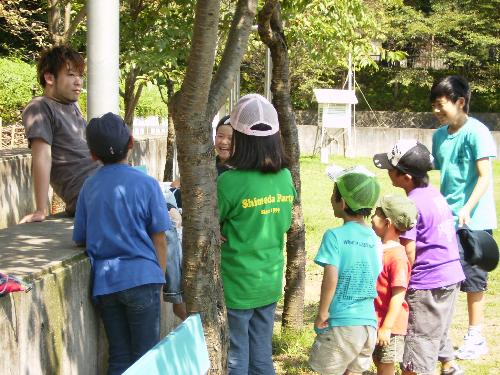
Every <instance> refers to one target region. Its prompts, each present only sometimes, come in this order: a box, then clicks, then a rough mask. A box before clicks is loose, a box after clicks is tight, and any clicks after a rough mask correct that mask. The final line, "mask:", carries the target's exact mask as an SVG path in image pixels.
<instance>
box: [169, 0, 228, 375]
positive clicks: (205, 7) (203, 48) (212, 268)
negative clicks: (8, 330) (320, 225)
mask: <svg viewBox="0 0 500 375" xmlns="http://www.w3.org/2000/svg"><path fill="white" fill-rule="evenodd" d="M218 20H219V1H218V0H199V1H198V2H197V4H196V15H195V22H194V30H193V37H192V44H191V51H190V56H189V60H188V67H187V70H186V75H185V78H184V81H183V84H182V87H181V90H180V91H179V92H178V93H177V94H176V95H175V96H174V98H173V100H172V108H173V110H174V111H173V118H174V125H175V132H176V134H177V135H178V137H177V149H178V157H177V160H178V162H179V168H180V172H181V175H182V189H183V193H184V194H183V196H182V198H183V199H182V216H183V233H184V236H183V241H182V247H183V253H184V264H183V268H184V280H183V281H184V290H185V291H186V292H185V300H186V305H187V310H188V313H197V312H198V313H200V314H201V318H202V321H203V328H204V333H205V339H206V341H207V346H208V351H209V356H210V363H211V365H212V367H211V370H210V373H211V374H225V373H226V369H227V349H228V330H227V325H226V307H225V304H224V292H223V290H222V283H221V276H220V239H219V238H220V230H219V218H218V211H217V200H216V199H214V197H215V196H216V188H215V179H216V173H215V168H214V158H215V153H214V148H213V143H212V138H211V128H210V121H209V119H207V118H206V108H207V102H208V93H209V90H210V82H211V77H212V70H213V66H214V62H215V50H216V43H217V28H218Z"/></svg>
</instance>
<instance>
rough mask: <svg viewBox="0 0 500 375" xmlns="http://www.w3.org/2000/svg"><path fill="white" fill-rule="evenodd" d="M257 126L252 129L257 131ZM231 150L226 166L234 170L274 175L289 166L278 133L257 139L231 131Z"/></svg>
mask: <svg viewBox="0 0 500 375" xmlns="http://www.w3.org/2000/svg"><path fill="white" fill-rule="evenodd" d="M259 125H260V124H259ZM259 125H254V126H253V127H252V129H253V130H258V127H259ZM263 126H267V125H263ZM233 150H234V151H233V155H232V156H231V157H230V158H229V160H228V161H227V162H226V164H227V165H229V166H231V167H233V168H236V169H246V170H248V169H253V170H259V171H261V172H271V173H275V172H278V171H279V170H280V169H283V168H288V165H289V160H288V156H287V155H286V154H285V151H284V149H283V143H282V142H281V134H280V132H277V133H276V134H273V135H268V136H265V137H257V136H251V135H246V134H243V133H240V132H239V131H236V130H235V131H233Z"/></svg>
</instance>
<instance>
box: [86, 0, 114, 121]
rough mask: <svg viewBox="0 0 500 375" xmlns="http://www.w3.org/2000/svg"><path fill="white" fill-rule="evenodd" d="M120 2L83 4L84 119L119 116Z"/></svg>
mask: <svg viewBox="0 0 500 375" xmlns="http://www.w3.org/2000/svg"><path fill="white" fill-rule="evenodd" d="M119 24H120V1H119V0H89V1H88V2H87V58H88V73H87V76H88V83H87V119H88V120H90V119H91V118H94V117H98V116H101V115H103V114H104V113H107V112H113V113H116V114H118V113H119V109H120V107H119V79H120V70H119V65H118V64H119V51H120V31H119Z"/></svg>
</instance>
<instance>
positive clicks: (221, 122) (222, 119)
mask: <svg viewBox="0 0 500 375" xmlns="http://www.w3.org/2000/svg"><path fill="white" fill-rule="evenodd" d="M230 117H231V116H229V115H226V116H224V117H222V118H221V119H220V120H219V122H218V123H217V126H216V127H215V131H216V132H217V129H219V128H220V127H221V126H222V125H226V126H231V123H230V122H229V121H228V120H229V118H230Z"/></svg>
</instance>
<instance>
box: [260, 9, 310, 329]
mask: <svg viewBox="0 0 500 375" xmlns="http://www.w3.org/2000/svg"><path fill="white" fill-rule="evenodd" d="M258 19H259V35H260V37H261V39H262V41H263V42H264V43H265V44H266V45H267V46H268V48H269V49H270V51H271V58H272V62H273V71H272V74H273V75H272V80H271V92H272V94H273V100H272V101H273V105H274V106H275V107H276V110H277V112H278V118H279V122H280V130H281V134H282V137H283V143H284V146H285V150H286V152H287V154H288V156H289V157H290V172H291V173H292V179H293V183H294V185H295V189H296V190H297V199H296V200H295V202H294V205H293V211H292V226H291V227H290V229H289V231H288V233H287V241H286V254H287V264H286V276H285V278H286V284H285V304H284V308H283V317H282V323H283V325H282V327H283V328H284V329H292V328H293V329H297V328H301V327H302V325H303V320H304V291H305V264H306V251H305V225H304V218H303V215H302V206H301V182H300V150H299V137H298V131H297V124H296V122H295V115H294V113H293V111H292V105H291V99H290V81H289V76H290V75H289V58H288V48H287V45H286V40H285V35H284V33H283V25H282V22H281V9H280V5H279V1H277V0H267V1H266V3H265V5H264V7H263V8H262V9H261V11H260V12H259V16H258Z"/></svg>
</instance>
